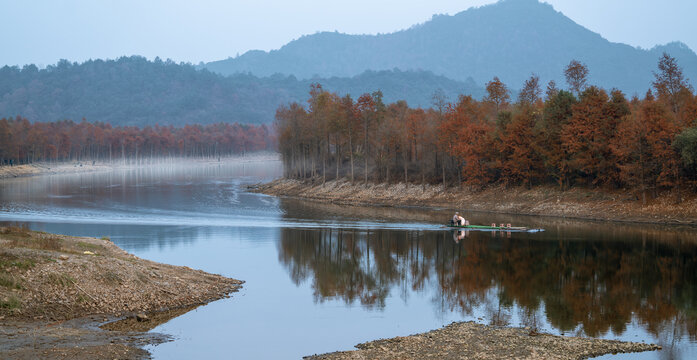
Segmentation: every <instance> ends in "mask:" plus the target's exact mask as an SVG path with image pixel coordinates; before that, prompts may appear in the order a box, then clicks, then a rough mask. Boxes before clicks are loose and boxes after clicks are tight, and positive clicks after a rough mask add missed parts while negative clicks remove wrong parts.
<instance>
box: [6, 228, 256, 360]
mask: <svg viewBox="0 0 697 360" xmlns="http://www.w3.org/2000/svg"><path fill="white" fill-rule="evenodd" d="M241 284H242V282H241V281H239V280H234V279H230V278H226V277H223V276H220V275H214V274H208V273H206V272H203V271H200V270H194V269H191V268H188V267H182V266H173V265H166V264H160V263H156V262H153V261H149V260H144V259H140V258H138V257H136V256H134V255H132V254H129V253H127V252H125V251H123V250H122V249H121V248H119V247H118V246H116V245H114V244H113V243H112V242H111V241H109V240H108V239H106V238H104V239H95V238H86V237H71V236H64V235H54V234H47V233H43V232H34V231H29V230H27V229H23V228H16V227H11V228H0V320H2V321H1V322H0V334H1V335H2V336H0V349H2V350H0V358H36V357H40V358H64V357H65V356H68V357H70V358H102V357H109V358H114V357H117V358H128V359H140V358H144V357H147V356H148V353H147V352H146V351H144V350H142V349H140V347H141V346H143V345H146V344H157V343H161V342H163V341H167V340H169V337H168V336H166V335H162V334H150V333H143V331H147V330H149V329H151V328H154V327H155V326H156V325H157V324H158V323H162V322H165V321H167V320H169V319H171V318H172V317H175V316H178V315H181V314H182V313H184V312H187V311H189V310H191V309H192V308H194V307H196V306H198V305H201V304H205V303H208V302H210V301H214V300H217V299H220V298H223V297H226V296H228V295H229V294H230V293H231V292H234V291H237V290H238V289H239V288H240V286H241ZM128 319H130V320H128ZM129 322H130V323H131V324H141V325H140V326H136V325H129ZM104 323H109V325H106V326H105V328H111V329H112V330H114V331H107V330H103V329H101V328H99V326H100V325H102V324H104ZM142 324H145V325H144V326H143V325H142Z"/></svg>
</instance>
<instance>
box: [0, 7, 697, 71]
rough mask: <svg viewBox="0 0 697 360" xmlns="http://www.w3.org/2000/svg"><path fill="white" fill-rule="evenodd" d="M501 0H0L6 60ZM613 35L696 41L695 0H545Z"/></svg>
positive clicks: (649, 42) (137, 49) (201, 43)
mask: <svg viewBox="0 0 697 360" xmlns="http://www.w3.org/2000/svg"><path fill="white" fill-rule="evenodd" d="M493 2H496V1H495V0H459V1H456V0H418V1H410V0H342V1H334V0H325V1H311V0H293V1H281V0H228V1H226V0H197V1H192V0H186V1H179V0H45V1H38V0H37V1H34V0H0V14H2V29H3V30H2V32H1V33H0V65H6V64H8V65H20V66H21V65H23V64H28V63H35V64H38V65H41V66H45V65H49V64H53V63H56V62H57V61H58V60H59V59H68V60H70V61H78V62H81V61H84V60H87V59H90V58H92V59H95V58H112V59H113V58H117V57H120V56H122V55H143V56H146V57H147V58H150V59H152V58H154V57H155V56H159V57H161V58H162V59H166V58H171V59H173V60H175V61H177V62H179V61H185V62H192V63H198V62H199V61H212V60H220V59H224V58H227V57H230V56H232V57H234V56H236V55H237V54H238V53H239V54H242V53H244V52H245V51H247V50H251V49H261V50H271V49H277V48H279V47H281V46H282V45H283V44H285V43H287V42H289V41H291V40H293V39H295V38H298V37H299V36H301V35H304V34H312V33H315V32H317V31H334V30H338V31H339V32H345V33H351V34H375V33H388V32H393V31H396V30H400V29H404V28H408V27H409V26H411V25H413V24H416V23H421V22H424V21H426V20H428V19H430V18H431V16H432V15H433V14H451V15H452V14H455V13H458V12H460V11H463V10H466V9H467V8H469V7H472V6H480V5H484V4H490V3H493ZM545 2H547V3H550V4H552V5H553V6H554V8H555V9H556V10H558V11H561V12H563V13H564V14H566V15H567V16H568V17H570V18H571V19H573V20H574V21H576V22H577V23H579V24H581V25H583V26H585V27H587V28H589V29H590V30H592V31H595V32H597V33H600V34H601V35H602V36H603V37H605V38H606V39H608V40H610V41H614V42H623V43H627V44H630V45H633V46H641V47H643V48H651V47H653V46H654V45H657V44H664V43H667V42H670V41H682V42H684V43H686V44H687V45H688V46H690V48H691V49H693V50H697V21H695V14H697V1H695V0H662V1H658V0H546V1H545Z"/></svg>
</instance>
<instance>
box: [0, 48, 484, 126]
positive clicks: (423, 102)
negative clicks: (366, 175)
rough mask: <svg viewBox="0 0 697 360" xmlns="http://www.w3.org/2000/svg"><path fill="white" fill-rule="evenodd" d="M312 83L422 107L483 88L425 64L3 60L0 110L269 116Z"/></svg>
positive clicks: (151, 119) (181, 119) (38, 114)
mask: <svg viewBox="0 0 697 360" xmlns="http://www.w3.org/2000/svg"><path fill="white" fill-rule="evenodd" d="M313 82H317V83H320V84H322V85H323V86H324V88H325V89H327V90H329V91H336V92H338V93H339V94H341V95H345V94H351V95H352V96H353V97H354V99H357V98H358V97H359V96H360V95H361V94H363V93H365V92H373V91H375V90H382V92H383V93H384V96H385V101H388V102H393V101H396V100H406V101H407V102H408V103H409V105H411V106H422V107H426V106H430V104H431V97H432V94H433V93H434V92H435V91H436V90H437V89H442V90H443V92H444V93H445V94H446V95H447V96H449V97H450V99H451V100H455V99H456V98H457V96H458V94H471V95H473V96H475V97H478V98H479V97H481V96H483V94H484V90H483V89H482V88H481V87H478V86H477V85H476V84H474V82H473V81H472V80H471V79H469V80H468V81H465V82H458V81H454V80H450V79H447V78H444V77H442V76H436V75H434V74H433V73H430V72H426V71H407V72H404V71H398V70H395V71H379V72H374V71H368V72H364V73H362V74H360V75H358V76H355V77H351V78H338V77H333V78H330V79H321V78H315V79H308V80H302V81H299V80H297V79H296V78H295V77H293V76H282V75H273V76H269V77H261V78H260V77H256V76H253V75H250V74H236V75H234V76H229V77H224V76H221V75H219V74H214V73H211V72H209V71H207V70H203V71H201V70H196V69H195V68H194V67H193V66H191V65H186V64H176V63H174V62H171V61H166V62H163V61H160V60H159V59H158V60H156V61H148V60H146V59H145V58H142V57H137V56H134V57H123V58H120V59H118V60H107V61H104V60H90V61H87V62H85V63H82V64H76V63H70V62H68V61H65V60H62V61H60V62H59V63H58V64H56V65H54V66H48V67H47V68H46V69H42V70H39V69H38V68H37V67H36V66H34V65H29V66H25V67H24V68H22V69H19V68H17V67H8V66H5V67H2V68H0V117H14V116H16V115H21V116H23V117H26V118H27V119H29V120H30V121H56V120H62V119H72V120H76V121H77V120H80V119H82V118H83V117H84V118H86V119H87V120H88V121H92V122H94V121H99V122H107V123H110V124H112V125H139V126H145V125H154V124H160V125H169V124H172V125H183V124H191V123H199V124H207V123H217V122H239V123H253V124H260V123H270V122H272V121H273V119H274V115H275V113H276V109H277V108H278V106H279V105H281V104H285V103H288V102H292V101H297V102H300V103H302V104H305V103H306V101H307V98H308V96H309V95H308V92H309V88H310V84H311V83H313Z"/></svg>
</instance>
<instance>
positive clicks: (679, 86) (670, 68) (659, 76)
mask: <svg viewBox="0 0 697 360" xmlns="http://www.w3.org/2000/svg"><path fill="white" fill-rule="evenodd" d="M658 70H659V72H658V73H655V72H654V73H653V76H654V77H655V78H656V81H654V82H653V87H654V88H655V89H656V93H657V95H658V97H659V99H665V100H667V101H668V103H669V104H670V108H671V110H673V112H674V113H676V114H677V113H678V111H679V110H680V101H679V96H678V95H679V93H680V91H682V90H683V89H688V90H692V89H691V87H690V84H688V82H687V79H686V78H685V77H684V76H683V74H682V69H681V68H680V66H678V62H677V61H676V60H675V58H674V57H671V56H670V55H668V54H667V53H663V56H661V59H660V60H658Z"/></svg>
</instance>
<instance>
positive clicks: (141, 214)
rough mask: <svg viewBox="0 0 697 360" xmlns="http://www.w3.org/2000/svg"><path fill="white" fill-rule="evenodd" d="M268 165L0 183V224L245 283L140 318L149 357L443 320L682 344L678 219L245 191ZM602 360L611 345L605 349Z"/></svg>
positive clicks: (316, 341)
mask: <svg viewBox="0 0 697 360" xmlns="http://www.w3.org/2000/svg"><path fill="white" fill-rule="evenodd" d="M280 166H281V165H280V162H278V161H246V162H242V161H240V162H223V163H221V164H216V163H214V164H200V163H197V164H187V165H184V166H162V167H153V168H137V169H121V170H115V171H110V172H100V173H84V174H77V175H53V176H42V177H34V178H22V179H12V180H6V181H2V182H0V222H1V223H3V224H7V223H26V224H29V225H30V227H31V228H32V229H36V230H43V231H49V232H56V233H63V234H70V235H83V236H97V237H101V236H109V237H110V238H111V240H112V241H114V242H115V243H116V244H117V245H119V246H120V247H122V248H124V249H125V250H127V251H129V252H132V253H134V254H136V255H137V256H139V257H142V258H147V259H151V260H154V261H160V262H165V263H170V264H176V265H186V266H190V267H193V268H200V269H202V270H205V271H208V272H213V273H219V274H223V275H225V276H229V277H233V278H237V279H241V280H245V281H246V283H245V284H244V288H243V289H242V290H241V291H240V292H238V293H235V294H233V295H232V297H231V298H228V299H223V300H220V301H216V302H213V303H211V304H208V305H206V306H203V307H200V308H198V309H196V310H194V311H192V312H190V313H187V314H185V315H182V316H180V317H178V318H175V319H173V320H171V321H170V322H168V323H166V324H163V325H161V326H159V327H158V328H156V329H155V330H153V331H158V332H165V333H169V334H172V335H174V336H175V338H176V340H175V341H173V342H170V343H166V344H162V345H159V346H155V347H150V348H149V350H151V351H152V352H153V354H154V357H155V358H159V359H169V358H230V357H233V358H246V359H248V358H259V359H266V358H299V357H301V356H303V355H310V354H314V353H322V352H330V351H337V350H350V349H352V348H353V345H355V344H357V343H360V342H365V341H369V340H373V339H377V338H385V337H392V336H398V335H399V336H404V335H409V334H412V333H416V332H422V331H427V330H432V329H435V328H438V327H441V326H443V325H446V324H448V323H450V322H452V321H461V320H475V321H477V322H480V323H486V324H495V325H510V326H531V327H538V328H539V329H541V330H542V331H547V332H552V333H555V334H561V333H563V334H565V335H579V336H593V337H604V338H613V339H622V340H630V341H646V342H653V343H659V344H661V345H662V346H663V348H664V350H662V351H658V352H651V353H641V354H632V355H631V358H646V359H659V358H660V359H669V358H670V359H691V358H695V357H697V343H696V340H695V339H696V337H697V325H696V324H697V311H696V309H697V236H696V235H697V232H695V229H693V228H680V227H662V226H653V225H637V224H616V223H605V222H584V221H574V220H567V219H555V218H539V217H528V216H511V215H503V214H487V213H466V216H467V218H468V220H470V222H471V223H473V224H474V223H476V224H490V223H492V222H497V223H501V222H503V223H508V222H510V223H513V224H514V225H519V226H527V227H534V228H544V229H545V232H542V233H505V232H475V231H472V232H466V233H459V234H458V233H453V232H451V231H449V230H444V229H442V227H441V223H444V222H446V221H447V220H448V219H449V218H450V217H451V216H452V214H451V212H450V211H449V210H424V209H411V208H396V209H395V208H362V207H350V206H337V205H332V204H321V203H313V202H306V201H301V200H294V199H286V198H280V199H279V198H275V197H270V196H266V195H261V194H253V193H249V192H248V191H247V190H246V186H247V185H249V184H254V183H258V182H261V181H268V180H271V179H273V178H276V177H278V176H280V174H281V167H280ZM613 358H617V357H616V356H615V357H613Z"/></svg>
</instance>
